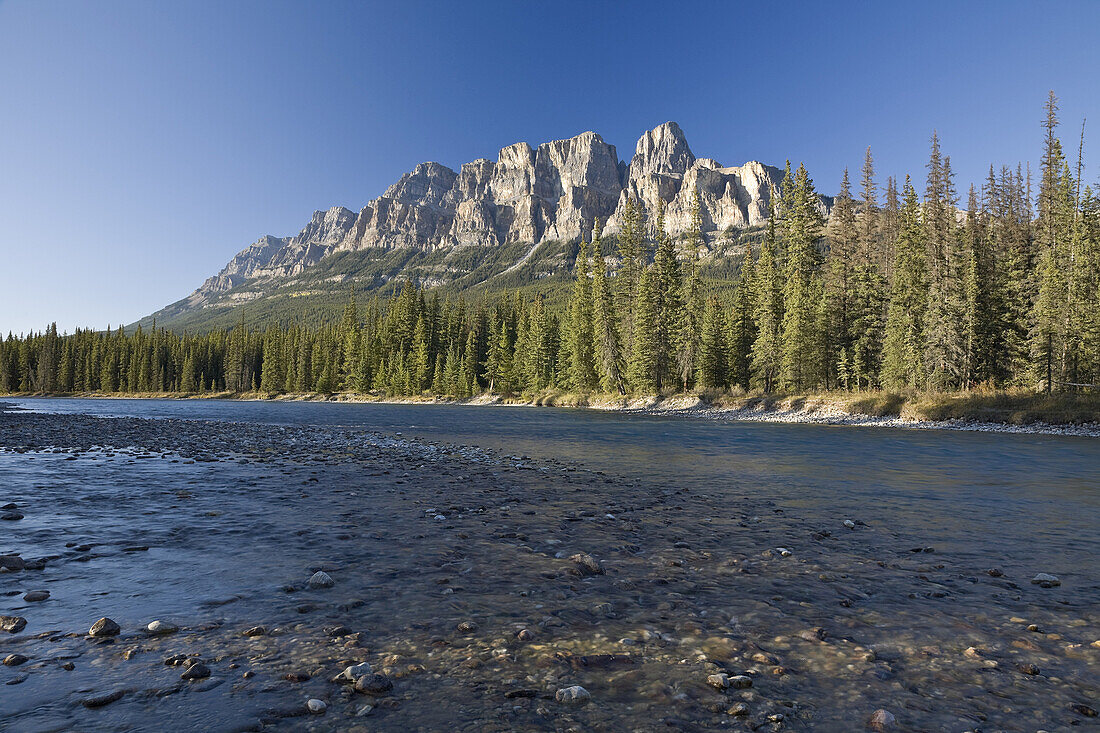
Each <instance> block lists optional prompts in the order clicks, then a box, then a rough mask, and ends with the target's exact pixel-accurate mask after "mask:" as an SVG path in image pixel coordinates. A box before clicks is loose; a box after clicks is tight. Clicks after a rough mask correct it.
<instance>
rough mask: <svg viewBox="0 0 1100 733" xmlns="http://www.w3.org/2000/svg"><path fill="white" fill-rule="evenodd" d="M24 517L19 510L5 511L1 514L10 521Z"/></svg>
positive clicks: (2, 517) (16, 520)
mask: <svg viewBox="0 0 1100 733" xmlns="http://www.w3.org/2000/svg"><path fill="white" fill-rule="evenodd" d="M22 518H23V515H22V514H20V513H19V512H4V513H3V514H0V519H4V520H6V521H8V522H18V521H19V520H20V519H22Z"/></svg>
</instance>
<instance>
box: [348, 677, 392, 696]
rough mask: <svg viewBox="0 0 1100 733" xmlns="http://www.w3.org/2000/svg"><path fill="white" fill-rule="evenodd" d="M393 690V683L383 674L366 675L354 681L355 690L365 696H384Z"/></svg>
mask: <svg viewBox="0 0 1100 733" xmlns="http://www.w3.org/2000/svg"><path fill="white" fill-rule="evenodd" d="M392 689H393V682H390V678H389V677H387V676H386V675H384V674H366V675H363V676H362V677H360V678H359V679H357V680H356V681H355V690H356V691H357V692H363V693H366V694H367V695H385V694H386V693H387V692H389V691H390V690H392Z"/></svg>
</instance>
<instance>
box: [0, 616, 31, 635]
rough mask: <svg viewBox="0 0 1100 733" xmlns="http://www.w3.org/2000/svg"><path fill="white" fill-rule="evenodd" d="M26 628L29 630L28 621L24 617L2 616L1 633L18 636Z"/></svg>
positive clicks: (0, 619)
mask: <svg viewBox="0 0 1100 733" xmlns="http://www.w3.org/2000/svg"><path fill="white" fill-rule="evenodd" d="M25 628H27V619H25V618H23V617H22V616H0V631H6V632H8V633H9V634H18V633H19V632H20V631H22V630H23V629H25Z"/></svg>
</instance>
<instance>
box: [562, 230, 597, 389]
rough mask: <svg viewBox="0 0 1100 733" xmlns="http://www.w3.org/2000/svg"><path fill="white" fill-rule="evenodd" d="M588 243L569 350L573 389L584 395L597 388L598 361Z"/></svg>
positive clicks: (577, 270) (577, 274) (577, 275)
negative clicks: (596, 357)
mask: <svg viewBox="0 0 1100 733" xmlns="http://www.w3.org/2000/svg"><path fill="white" fill-rule="evenodd" d="M588 266H589V261H588V243H587V242H585V241H583V240H582V241H581V244H580V250H579V252H578V253H577V260H576V265H575V267H574V276H573V294H572V296H571V297H570V299H569V328H568V344H567V345H568V349H569V369H570V386H571V387H572V388H573V389H576V390H578V391H581V392H587V391H590V390H593V389H595V388H596V385H597V383H598V380H597V377H596V359H595V354H594V352H593V344H594V343H595V326H594V324H593V310H592V278H591V277H590V276H589V270H588Z"/></svg>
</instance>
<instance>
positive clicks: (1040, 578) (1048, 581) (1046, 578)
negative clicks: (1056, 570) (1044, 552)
mask: <svg viewBox="0 0 1100 733" xmlns="http://www.w3.org/2000/svg"><path fill="white" fill-rule="evenodd" d="M1031 582H1032V583H1034V584H1035V585H1037V586H1039V587H1040V588H1054V587H1055V586H1059V585H1061V584H1062V581H1060V580H1058V577H1057V576H1055V575H1051V574H1050V573H1039V574H1038V575H1036V576H1035V577H1034V578H1032V579H1031Z"/></svg>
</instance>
